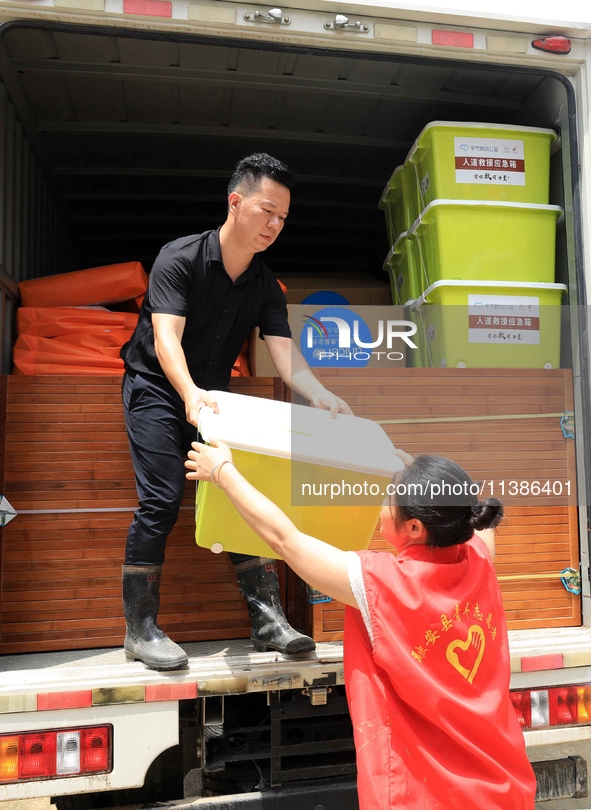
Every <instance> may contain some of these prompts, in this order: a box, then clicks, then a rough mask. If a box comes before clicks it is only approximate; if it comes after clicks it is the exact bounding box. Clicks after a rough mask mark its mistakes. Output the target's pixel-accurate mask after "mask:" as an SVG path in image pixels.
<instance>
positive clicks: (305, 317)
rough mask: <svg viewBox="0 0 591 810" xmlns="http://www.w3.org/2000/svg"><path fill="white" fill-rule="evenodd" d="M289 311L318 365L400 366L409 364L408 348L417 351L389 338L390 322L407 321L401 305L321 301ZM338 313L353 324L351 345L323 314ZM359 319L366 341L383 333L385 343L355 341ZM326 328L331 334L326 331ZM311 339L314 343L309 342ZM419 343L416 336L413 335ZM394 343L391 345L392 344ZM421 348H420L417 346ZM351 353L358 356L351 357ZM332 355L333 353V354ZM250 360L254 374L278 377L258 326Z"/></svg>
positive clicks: (298, 339)
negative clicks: (348, 304)
mask: <svg viewBox="0 0 591 810" xmlns="http://www.w3.org/2000/svg"><path fill="white" fill-rule="evenodd" d="M287 313H288V317H289V325H290V327H291V332H292V337H293V340H294V342H295V344H296V346H298V348H299V349H300V351H302V354H303V355H304V357H305V358H306V360H307V361H308V363H309V365H310V367H311V368H312V369H314V368H359V369H360V370H362V369H363V368H366V367H367V368H400V367H405V366H406V365H407V362H406V361H407V355H408V352H410V351H414V350H413V349H410V347H409V346H408V345H407V344H406V343H405V341H404V340H403V339H402V338H400V337H394V338H393V339H392V340H390V341H388V339H387V335H388V322H389V321H390V322H391V321H404V320H405V315H404V310H403V308H402V307H399V306H394V305H392V304H391V305H390V306H379V307H378V306H355V307H344V306H337V307H335V306H323V305H321V304H304V305H301V304H288V305H287ZM326 317H337V318H341V319H343V320H346V321H347V323H348V324H349V326H350V335H349V337H350V343H351V347H350V349H348V348H347V347H342V346H341V347H339V334H338V330H337V324H335V323H334V322H332V321H322V320H321V319H322V318H326ZM355 321H357V322H358V326H357V329H358V335H359V339H360V341H361V342H362V343H366V344H367V343H372V342H376V341H377V340H378V338H379V335H380V330H381V331H382V334H383V340H382V341H381V343H380V344H379V345H377V346H375V347H373V348H369V347H368V348H364V347H360V346H358V345H357V344H356V343H355V333H354V329H355V325H354V324H355ZM392 328H393V329H394V330H395V331H398V330H399V331H404V332H406V331H408V329H409V327H403V326H400V327H392ZM323 330H324V331H325V332H328V335H326V334H324V335H323ZM310 340H311V341H312V346H309V342H310ZM411 340H414V342H415V343H416V336H415V337H412V338H411ZM388 343H390V346H388ZM416 351H418V350H416ZM351 354H353V355H354V359H353V360H352V359H351ZM331 355H332V356H331ZM249 363H250V370H251V373H252V375H253V377H277V376H278V374H277V371H276V369H275V366H274V365H273V361H272V360H271V356H270V354H269V350H268V349H267V346H266V344H265V341H264V340H260V338H259V330H258V329H255V330H254V331H253V332H252V334H251V336H250V340H249Z"/></svg>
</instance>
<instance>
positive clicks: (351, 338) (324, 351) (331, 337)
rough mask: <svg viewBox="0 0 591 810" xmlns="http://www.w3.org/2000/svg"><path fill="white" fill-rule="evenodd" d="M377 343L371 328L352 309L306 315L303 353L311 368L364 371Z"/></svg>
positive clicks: (301, 339)
mask: <svg viewBox="0 0 591 810" xmlns="http://www.w3.org/2000/svg"><path fill="white" fill-rule="evenodd" d="M356 341H358V342H359V343H361V344H371V343H372V341H373V338H372V335H371V331H370V329H369V326H368V325H367V324H366V323H365V321H364V320H363V319H362V318H360V317H359V315H357V313H356V312H354V311H353V310H351V309H345V308H344V307H325V308H324V309H320V310H318V311H317V312H314V313H313V314H310V315H305V316H304V327H303V329H302V334H301V336H300V350H301V352H302V354H303V355H304V357H305V358H306V360H307V362H308V365H309V366H311V367H316V368H318V367H321V366H322V367H325V368H364V367H365V366H366V365H367V364H368V363H369V361H370V359H371V348H366V347H364V346H360V345H358V343H357V342H356Z"/></svg>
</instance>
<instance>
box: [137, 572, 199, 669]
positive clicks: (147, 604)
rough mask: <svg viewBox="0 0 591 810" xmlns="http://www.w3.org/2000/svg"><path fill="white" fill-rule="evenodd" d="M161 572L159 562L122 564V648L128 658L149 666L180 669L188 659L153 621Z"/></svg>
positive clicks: (155, 614)
mask: <svg viewBox="0 0 591 810" xmlns="http://www.w3.org/2000/svg"><path fill="white" fill-rule="evenodd" d="M161 573H162V566H161V565H124V566H123V609H124V611H125V621H126V623H127V633H126V635H125V643H124V644H123V649H124V650H125V654H126V656H127V660H128V661H134V660H135V661H143V663H144V664H145V665H146V666H147V667H149V668H150V669H157V670H168V669H181V668H182V667H186V666H188V664H189V659H188V658H187V656H186V654H185V652H184V650H182V649H181V648H180V647H179V645H178V644H175V643H174V641H171V639H169V638H168V636H167V635H166V634H165V633H163V632H162V630H161V629H160V628H159V627H158V624H157V623H156V619H157V618H158V609H159V607H160V575H161Z"/></svg>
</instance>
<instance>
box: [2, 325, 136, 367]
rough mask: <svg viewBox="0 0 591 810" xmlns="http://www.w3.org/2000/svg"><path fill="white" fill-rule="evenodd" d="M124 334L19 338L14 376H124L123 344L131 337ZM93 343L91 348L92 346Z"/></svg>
mask: <svg viewBox="0 0 591 810" xmlns="http://www.w3.org/2000/svg"><path fill="white" fill-rule="evenodd" d="M118 331H119V332H120V333H121V334H118V335H113V333H107V334H104V335H89V334H81V335H79V336H78V337H77V338H76V337H75V336H74V335H66V336H63V337H61V338H44V337H38V336H36V335H20V336H19V337H18V338H17V339H16V343H15V344H14V350H13V360H14V366H15V373H19V374H123V370H124V367H123V360H122V359H121V357H120V356H119V351H120V347H121V345H122V344H123V343H124V342H125V340H127V339H128V337H129V334H130V333H129V331H128V330H123V329H122V330H118ZM89 344H90V345H89Z"/></svg>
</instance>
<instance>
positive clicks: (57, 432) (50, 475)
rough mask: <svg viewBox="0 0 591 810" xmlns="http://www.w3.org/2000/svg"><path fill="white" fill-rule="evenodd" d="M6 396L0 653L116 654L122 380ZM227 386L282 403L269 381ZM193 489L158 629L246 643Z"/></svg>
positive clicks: (42, 383) (9, 381) (47, 384)
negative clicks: (201, 537)
mask: <svg viewBox="0 0 591 810" xmlns="http://www.w3.org/2000/svg"><path fill="white" fill-rule="evenodd" d="M2 381H3V384H4V383H5V385H6V388H7V399H6V410H7V416H6V437H5V446H4V450H5V485H4V494H5V496H6V498H7V499H8V500H9V502H10V503H11V504H12V506H13V507H14V508H15V509H16V510H17V512H18V513H19V514H18V517H16V518H15V519H14V520H12V522H10V523H9V524H8V525H7V526H6V527H5V528H4V529H2V530H1V531H2V538H3V549H2V551H3V560H2V572H3V574H2V600H1V604H2V611H1V614H0V653H15V652H37V651H45V650H59V649H62V650H63V649H84V648H86V647H103V646H105V647H108V646H119V645H121V644H122V642H123V636H124V620H123V611H122V606H121V563H122V560H123V553H124V548H125V538H126V536H127V529H128V527H129V524H130V522H131V519H132V513H133V510H134V509H135V506H136V503H137V497H136V492H135V484H134V476H133V468H132V466H131V461H130V456H129V448H128V444H127V437H126V434H125V428H124V424H123V412H122V406H121V393H120V392H121V378H120V377H71V376H67V377H66V376H64V377H46V376H43V377H26V376H12V377H8V378H2ZM231 388H232V390H234V391H236V392H238V393H245V394H249V395H251V396H261V397H267V398H271V399H273V398H275V399H281V398H283V390H282V386H281V385H280V384H279V385H278V381H277V380H274V379H273V378H260V379H254V378H250V379H247V378H245V379H234V380H233V381H232V386H231ZM194 504H195V485H194V484H193V483H188V484H187V488H186V492H185V498H184V500H183V505H182V507H181V513H180V518H179V521H178V523H177V525H176V527H175V528H174V530H173V532H172V534H171V536H170V538H169V541H168V544H167V554H166V564H165V566H164V568H163V575H162V606H161V611H160V617H159V619H160V624H161V625H162V627H163V628H164V629H165V630H166V632H168V633H169V634H170V635H171V637H172V638H173V639H174V640H175V641H200V640H206V639H223V638H246V637H248V636H249V635H250V622H249V619H248V614H247V611H246V608H245V604H244V601H243V600H242V598H241V596H240V594H239V592H238V586H237V583H236V576H235V573H234V568H233V566H232V564H231V563H230V561H229V558H228V556H227V555H226V554H221V555H217V556H216V555H213V554H212V553H211V552H210V551H208V550H205V549H200V548H198V547H197V546H196V544H195V517H194V511H195V507H194Z"/></svg>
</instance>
